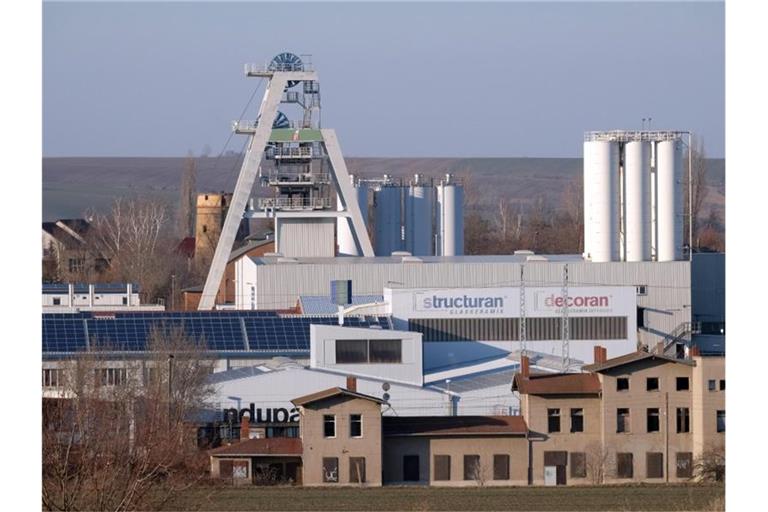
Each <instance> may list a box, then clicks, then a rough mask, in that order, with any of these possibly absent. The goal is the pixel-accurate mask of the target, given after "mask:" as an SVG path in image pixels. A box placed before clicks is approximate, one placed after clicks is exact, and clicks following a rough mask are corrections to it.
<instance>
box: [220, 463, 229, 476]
mask: <svg viewBox="0 0 768 512" xmlns="http://www.w3.org/2000/svg"><path fill="white" fill-rule="evenodd" d="M219 476H220V477H221V478H232V461H231V460H220V461H219Z"/></svg>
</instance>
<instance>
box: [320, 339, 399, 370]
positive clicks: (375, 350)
mask: <svg viewBox="0 0 768 512" xmlns="http://www.w3.org/2000/svg"><path fill="white" fill-rule="evenodd" d="M392 342H397V348H396V349H391V348H390V350H383V351H382V349H381V347H376V345H380V344H384V343H392ZM345 344H346V345H350V346H354V347H355V348H358V349H359V348H360V347H364V348H365V350H362V351H359V352H360V353H359V354H358V355H363V354H364V357H361V358H358V359H355V360H344V361H341V360H340V359H343V358H340V357H339V355H340V354H339V348H340V347H343V346H344V345H345ZM392 351H394V353H396V356H397V357H395V358H392V359H390V360H385V359H382V358H381V355H382V354H387V353H388V352H392ZM349 353H350V354H354V351H350V352H349ZM374 356H376V357H374ZM334 358H335V362H334V364H337V365H346V364H403V340H402V338H370V339H364V340H363V339H348V338H347V339H336V340H334Z"/></svg>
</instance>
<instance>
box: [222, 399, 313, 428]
mask: <svg viewBox="0 0 768 512" xmlns="http://www.w3.org/2000/svg"><path fill="white" fill-rule="evenodd" d="M246 414H248V417H249V418H250V422H251V423H257V424H258V423H297V422H298V421H299V410H298V409H297V408H295V407H294V408H292V409H286V408H284V407H272V408H261V407H259V408H258V409H257V408H256V404H254V403H251V404H250V407H247V408H245V407H244V408H242V409H240V410H239V411H238V410H237V409H236V408H234V407H232V408H229V409H227V408H225V409H223V414H222V419H223V420H224V421H225V422H227V421H232V422H233V423H239V422H241V421H242V420H243V416H245V415H246Z"/></svg>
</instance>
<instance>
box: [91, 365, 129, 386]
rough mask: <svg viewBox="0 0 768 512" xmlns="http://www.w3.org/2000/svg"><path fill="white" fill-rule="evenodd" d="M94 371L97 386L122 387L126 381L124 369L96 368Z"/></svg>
mask: <svg viewBox="0 0 768 512" xmlns="http://www.w3.org/2000/svg"><path fill="white" fill-rule="evenodd" d="M94 371H95V372H96V385H98V386H123V385H125V383H126V381H127V378H126V369H125V368H97V369H96V370H94Z"/></svg>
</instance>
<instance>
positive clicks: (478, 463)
mask: <svg viewBox="0 0 768 512" xmlns="http://www.w3.org/2000/svg"><path fill="white" fill-rule="evenodd" d="M467 461H475V463H474V465H473V466H472V467H470V465H468V464H467ZM474 470H476V471H477V472H478V473H480V474H478V475H474V476H473V475H472V472H473V471H474ZM482 472H483V467H482V460H481V459H480V455H479V454H477V453H467V454H464V480H465V481H472V480H478V478H480V477H482Z"/></svg>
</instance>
